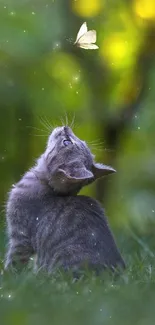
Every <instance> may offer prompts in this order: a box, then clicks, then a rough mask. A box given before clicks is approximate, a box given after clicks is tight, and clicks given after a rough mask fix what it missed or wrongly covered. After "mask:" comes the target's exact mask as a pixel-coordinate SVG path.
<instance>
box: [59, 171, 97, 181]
mask: <svg viewBox="0 0 155 325" xmlns="http://www.w3.org/2000/svg"><path fill="white" fill-rule="evenodd" d="M56 177H57V178H59V180H61V182H66V181H67V182H70V183H78V182H82V181H87V180H88V181H89V180H91V179H92V180H93V179H94V175H93V173H92V172H90V171H89V170H87V169H86V168H85V167H83V168H78V169H77V170H74V172H72V175H69V174H68V173H67V172H66V171H65V170H63V169H58V171H57V173H56Z"/></svg>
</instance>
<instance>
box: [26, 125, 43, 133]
mask: <svg viewBox="0 0 155 325" xmlns="http://www.w3.org/2000/svg"><path fill="white" fill-rule="evenodd" d="M26 127H27V128H31V129H34V130H37V131H41V132H45V130H43V129H39V128H36V127H35V126H26Z"/></svg>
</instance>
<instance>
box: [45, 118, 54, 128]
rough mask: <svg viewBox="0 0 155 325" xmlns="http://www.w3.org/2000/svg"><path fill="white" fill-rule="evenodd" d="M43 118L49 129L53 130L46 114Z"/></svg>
mask: <svg viewBox="0 0 155 325" xmlns="http://www.w3.org/2000/svg"><path fill="white" fill-rule="evenodd" d="M44 120H45V121H46V124H47V125H48V126H49V127H50V130H53V129H54V126H53V125H52V124H51V123H50V121H49V120H48V119H47V117H46V116H45V117H44Z"/></svg>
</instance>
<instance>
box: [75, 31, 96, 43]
mask: <svg viewBox="0 0 155 325" xmlns="http://www.w3.org/2000/svg"><path fill="white" fill-rule="evenodd" d="M77 43H79V44H91V43H96V30H89V31H88V32H86V33H85V34H84V35H82V36H81V37H80V38H79V39H78V41H77Z"/></svg>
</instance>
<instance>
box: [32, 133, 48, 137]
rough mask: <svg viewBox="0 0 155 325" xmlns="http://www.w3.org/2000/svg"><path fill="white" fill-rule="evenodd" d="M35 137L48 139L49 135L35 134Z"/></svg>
mask: <svg viewBox="0 0 155 325" xmlns="http://www.w3.org/2000/svg"><path fill="white" fill-rule="evenodd" d="M31 135H32V134H31ZM33 135H34V136H35V137H48V136H49V134H33Z"/></svg>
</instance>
